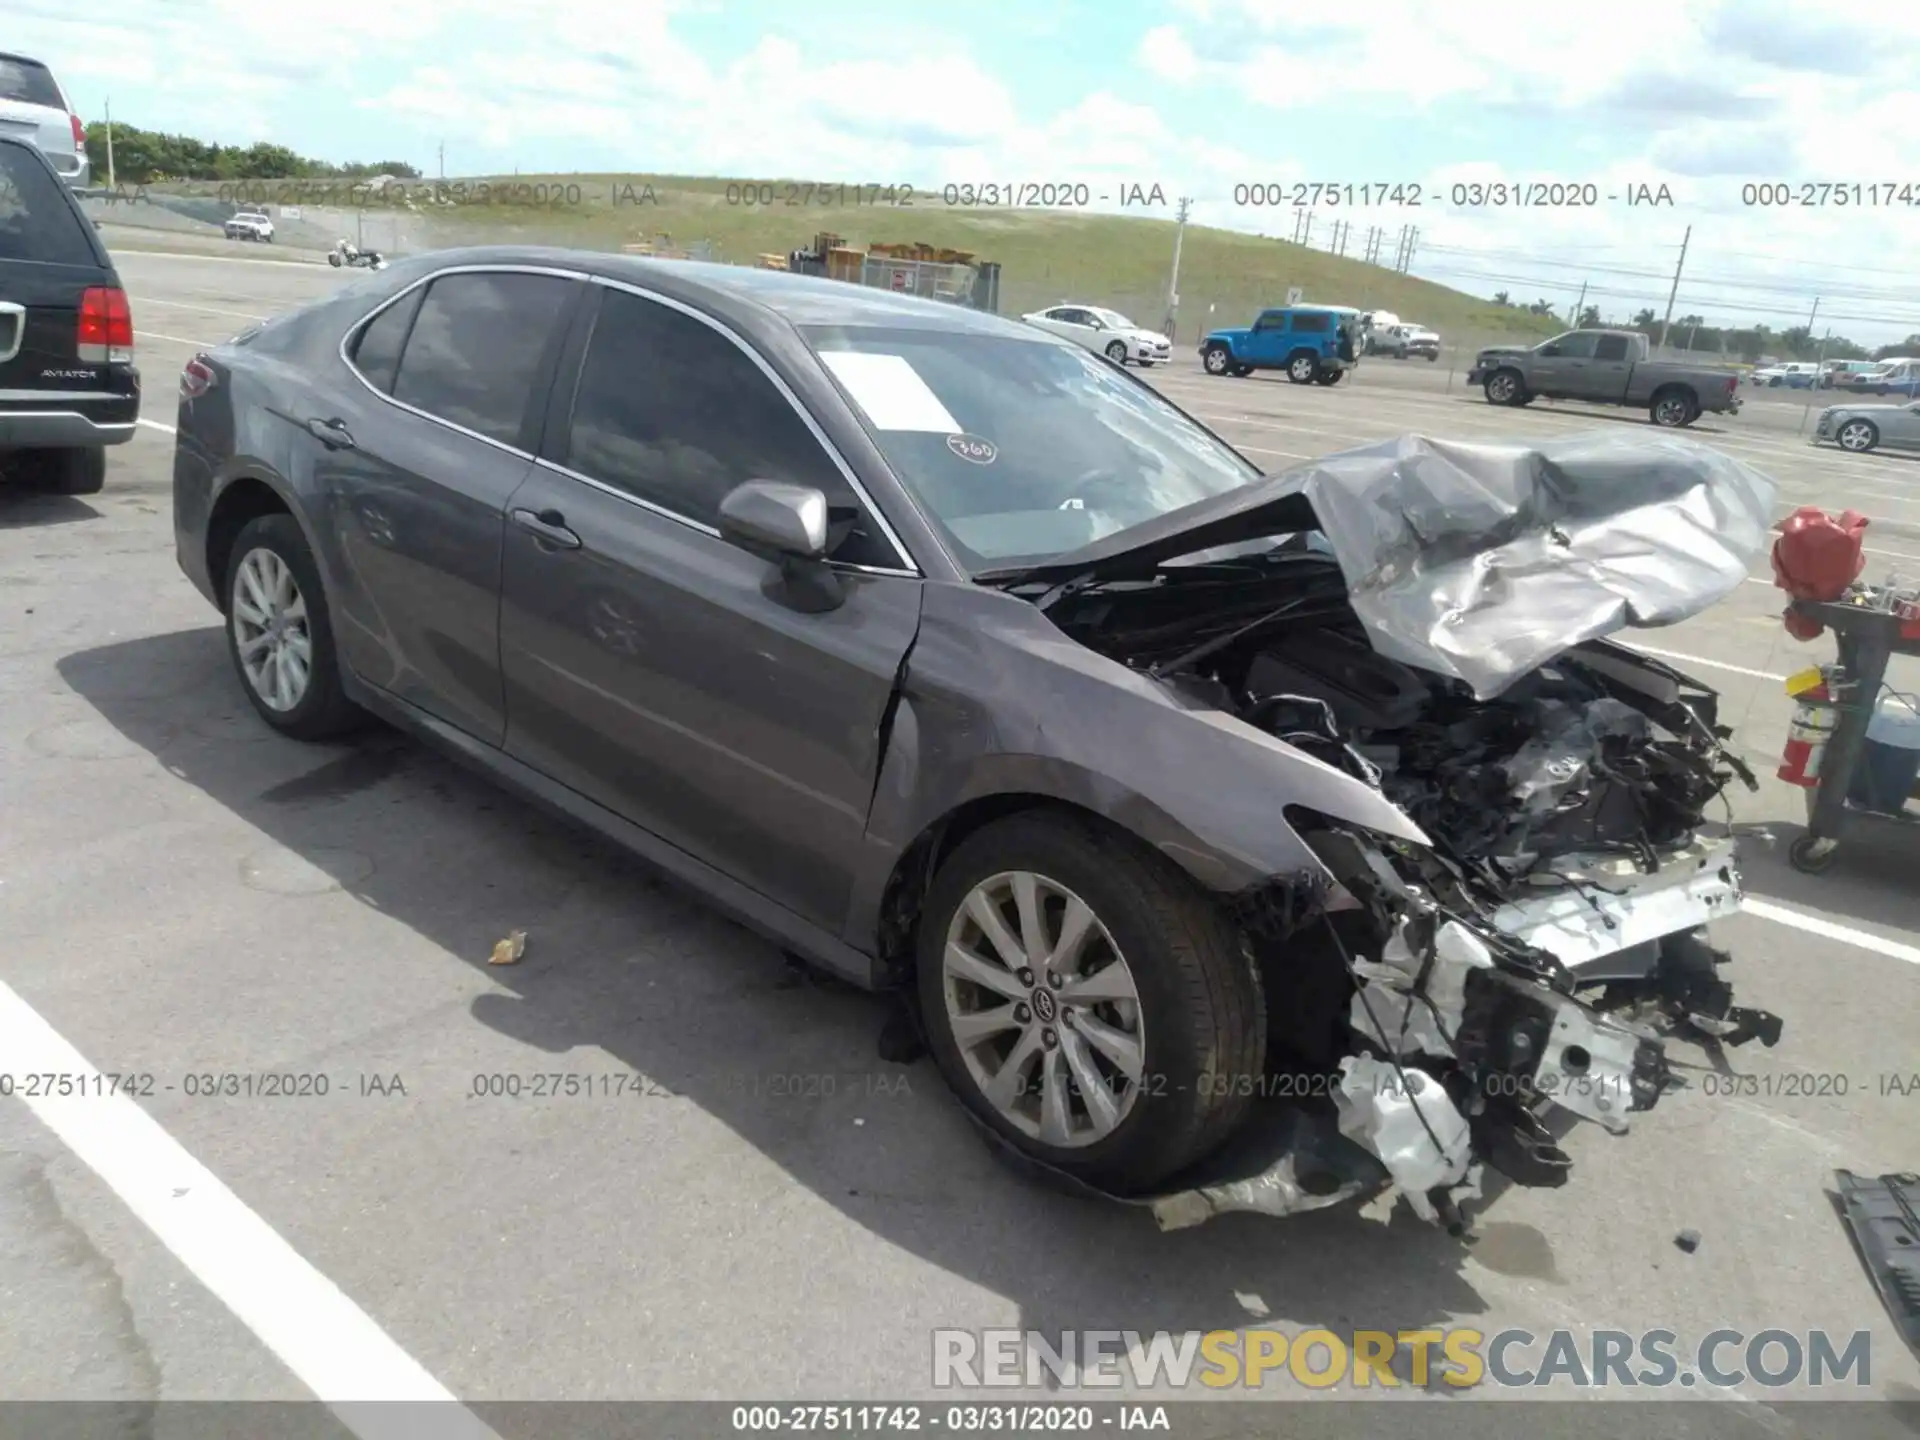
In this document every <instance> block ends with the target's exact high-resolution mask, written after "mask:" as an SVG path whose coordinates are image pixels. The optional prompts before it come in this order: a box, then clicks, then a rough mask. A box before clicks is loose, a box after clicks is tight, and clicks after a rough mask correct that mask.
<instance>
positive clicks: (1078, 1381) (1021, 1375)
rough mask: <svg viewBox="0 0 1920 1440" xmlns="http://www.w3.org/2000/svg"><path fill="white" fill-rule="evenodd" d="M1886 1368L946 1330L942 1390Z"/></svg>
mask: <svg viewBox="0 0 1920 1440" xmlns="http://www.w3.org/2000/svg"><path fill="white" fill-rule="evenodd" d="M1872 1370H1873V1358H1872V1337H1871V1336H1870V1334H1869V1333H1868V1332H1867V1331H1865V1330H1856V1331H1854V1332H1853V1333H1852V1334H1851V1335H1846V1336H1840V1335H1834V1334H1829V1333H1828V1332H1827V1331H1825V1330H1809V1331H1806V1332H1805V1333H1797V1332H1794V1331H1791V1330H1761V1331H1758V1332H1756V1333H1754V1334H1752V1335H1749V1334H1747V1333H1746V1332H1745V1331H1742V1330H1714V1331H1710V1332H1709V1333H1708V1334H1706V1335H1705V1336H1703V1337H1702V1338H1701V1339H1700V1341H1699V1343H1698V1344H1694V1345H1686V1344H1684V1343H1683V1342H1682V1341H1681V1339H1680V1337H1679V1336H1678V1335H1677V1334H1675V1333H1674V1332H1673V1331H1671V1330H1646V1331H1642V1332H1640V1333H1639V1334H1633V1333H1630V1332H1628V1331H1625V1330H1594V1331H1590V1332H1587V1333H1586V1334H1585V1335H1584V1336H1582V1335H1580V1334H1576V1333H1575V1332H1574V1331H1571V1330H1553V1331H1549V1332H1547V1333H1545V1334H1535V1333H1534V1332H1533V1331H1531V1330H1497V1331H1494V1332H1492V1333H1491V1334H1490V1333H1488V1332H1486V1331H1484V1330H1470V1329H1465V1328H1453V1329H1444V1330H1443V1329H1432V1330H1351V1331H1344V1332H1335V1331H1332V1330H1324V1329H1308V1330H1293V1331H1288V1330H1279V1329H1273V1328H1267V1327H1263V1328H1259V1329H1250V1330H1210V1331H1208V1332H1206V1333H1205V1334H1202V1333H1200V1332H1198V1331H1186V1332H1183V1333H1175V1332H1172V1331H1166V1330H1157V1331H1153V1332H1151V1333H1149V1334H1145V1335H1143V1334H1141V1333H1140V1332H1139V1331H1136V1330H1063V1331H1059V1332H1056V1333H1052V1334H1047V1333H1043V1332H1041V1331H1037V1330H978V1331H976V1330H936V1331H934V1332H933V1383H934V1385H935V1386H936V1387H938V1388H941V1389H966V1390H974V1389H994V1388H997V1387H998V1388H1007V1389H1018V1388H1023V1387H1024V1388H1028V1389H1033V1388H1037V1387H1040V1386H1043V1385H1052V1386H1057V1387H1058V1388H1061V1389H1066V1390H1083V1389H1084V1390H1105V1389H1118V1388H1124V1387H1129V1386H1130V1387H1132V1388H1135V1389H1139V1390H1150V1389H1154V1388H1156V1387H1160V1386H1171V1387H1172V1388H1174V1389H1176V1390H1185V1389H1188V1388H1191V1387H1194V1386H1199V1387H1202V1388H1203V1389H1208V1390H1214V1391H1219V1390H1257V1389H1261V1388H1263V1387H1265V1386H1269V1385H1271V1386H1274V1387H1276V1388H1277V1387H1279V1386H1283V1385H1285V1386H1295V1385H1297V1386H1303V1387H1305V1388H1307V1389H1310V1390H1328V1389H1332V1388H1334V1387H1336V1386H1343V1385H1344V1386H1347V1387H1349V1388H1351V1389H1356V1390H1368V1389H1395V1388H1398V1387H1401V1386H1407V1385H1411V1386H1413V1387H1416V1388H1424V1387H1426V1386H1428V1385H1432V1384H1440V1385H1447V1386H1452V1387H1454V1388H1457V1389H1463V1390H1464V1389H1471V1388H1473V1387H1476V1386H1482V1385H1491V1386H1495V1387H1498V1388H1502V1389H1518V1388H1526V1389H1543V1388H1561V1389H1593V1388H1614V1387H1623V1388H1629V1389H1663V1388H1667V1387H1674V1388H1699V1387H1701V1386H1705V1387H1706V1388H1708V1389H1732V1388H1734V1387H1736V1386H1741V1385H1748V1384H1752V1385H1759V1386H1763V1387H1766V1388H1769V1389H1772V1388H1779V1387H1784V1386H1790V1385H1805V1386H1809V1387H1814V1388H1839V1387H1846V1388H1849V1389H1860V1388H1864V1387H1867V1386H1869V1385H1871V1384H1872Z"/></svg>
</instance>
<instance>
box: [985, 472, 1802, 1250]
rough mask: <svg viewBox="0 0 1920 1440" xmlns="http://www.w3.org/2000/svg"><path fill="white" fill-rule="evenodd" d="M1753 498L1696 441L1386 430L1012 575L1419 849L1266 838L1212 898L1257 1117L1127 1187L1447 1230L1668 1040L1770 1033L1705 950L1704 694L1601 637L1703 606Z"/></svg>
mask: <svg viewBox="0 0 1920 1440" xmlns="http://www.w3.org/2000/svg"><path fill="white" fill-rule="evenodd" d="M1771 502H1772V485H1771V482H1769V481H1767V480H1766V478H1765V477H1764V476H1761V475H1759V474H1758V473H1757V472H1754V471H1752V470H1750V469H1749V468H1747V467H1745V466H1744V465H1741V464H1740V463H1739V462H1737V461H1734V460H1732V459H1730V458H1728V457H1726V456H1724V455H1721V454H1719V453H1718V452H1714V451H1711V450H1708V449H1706V448H1705V447H1703V446H1700V445H1698V444H1696V443H1694V442H1691V441H1681V440H1675V439H1669V438H1665V437H1662V438H1660V439H1656V440H1652V441H1648V440H1642V439H1637V438H1635V439H1631V440H1622V439H1620V438H1617V437H1611V436H1608V437H1573V438H1571V439H1568V440H1564V441H1559V442H1554V443H1553V444H1551V445H1549V446H1546V447H1542V448H1541V449H1537V450H1536V449H1528V448H1525V447H1517V446H1516V447H1504V446H1468V445H1451V444H1446V443H1443V442H1436V441H1429V440H1424V439H1421V438H1419V437H1405V438H1403V439H1401V440H1399V441H1393V442H1387V443H1386V444H1383V445H1380V446H1374V447H1369V448H1367V449H1365V450H1359V451H1353V452H1348V453H1346V454H1344V455H1340V456H1333V457H1328V458H1327V459H1324V460H1321V461H1317V462H1314V463H1313V464H1311V465H1308V466H1302V467H1300V468H1299V469H1298V470H1297V471H1294V472H1289V473H1288V474H1287V475H1285V476H1277V477H1271V478H1270V479H1269V481H1268V482H1267V484H1266V487H1265V493H1264V494H1260V493H1256V494H1254V495H1251V496H1247V497H1240V498H1237V499H1234V500H1230V501H1228V502H1224V503H1222V504H1219V505H1215V506H1213V507H1212V511H1213V513H1211V514H1208V515H1204V516H1199V517H1193V516H1189V517H1184V518H1182V519H1179V520H1176V521H1175V522H1173V523H1169V524H1168V525H1166V526H1165V527H1163V530H1164V533H1162V534H1158V535H1151V534H1150V535H1147V536H1144V537H1141V536H1134V537H1132V543H1131V544H1130V545H1120V544H1112V545H1109V546H1107V547H1105V550H1104V552H1102V551H1101V550H1100V548H1099V547H1095V548H1094V550H1092V551H1090V552H1085V553H1083V554H1082V555H1080V556H1078V557H1069V562H1067V563H1064V564H1063V565H1062V566H1061V567H1059V568H1058V570H1056V572H1054V573H1050V574H1032V575H1028V576H1025V577H1021V579H1022V582H1023V583H1027V584H1035V583H1038V584H1043V585H1047V586H1050V588H1049V589H1047V591H1046V593H1044V594H1041V595H1037V596H1035V597H1033V598H1036V600H1037V603H1039V604H1040V605H1041V606H1042V608H1043V609H1045V610H1046V611H1047V613H1048V614H1049V616H1050V618H1052V619H1053V620H1054V622H1055V624H1056V625H1058V626H1059V628H1060V629H1061V630H1062V631H1064V632H1065V633H1066V634H1068V635H1070V636H1072V637H1073V638H1075V639H1077V640H1079V641H1080V642H1081V643H1082V644H1085V645H1087V646H1088V647H1090V648H1092V649H1095V650H1098V651H1100V652H1101V653H1104V654H1106V655H1108V656H1109V657H1111V658H1113V659H1116V660H1119V661H1121V662H1122V663H1124V664H1126V665H1127V666H1128V667H1129V668H1132V669H1134V670H1136V671H1139V672H1142V673H1145V674H1147V675H1149V676H1152V677H1153V678H1154V679H1156V680H1158V681H1159V682H1160V683H1162V684H1163V685H1165V686H1166V687H1168V689H1169V690H1170V691H1171V692H1173V693H1175V694H1177V695H1178V696H1179V697H1180V702H1181V703H1182V704H1183V705H1184V706H1186V707H1188V708H1199V709H1206V710H1209V711H1217V712H1224V713H1225V714H1226V715H1229V716H1231V717H1233V718H1234V719H1235V720H1237V721H1239V722H1240V723H1242V724H1245V725H1249V726H1252V727H1255V728H1257V729H1259V730H1262V731H1264V732H1266V733H1267V734H1268V735H1270V736H1272V737H1274V738H1276V739H1278V740H1280V741H1282V742H1284V743H1285V744H1287V745H1288V746H1290V747H1292V748H1293V749H1294V750H1296V751H1298V752H1301V753H1303V754H1305V755H1308V756H1311V757H1312V758H1314V759H1315V760H1317V761H1319V762H1321V764H1323V765H1325V766H1328V767H1330V768H1332V769H1334V770H1337V771H1339V772H1341V773H1343V774H1344V775H1346V776H1347V777H1349V778H1350V779H1352V780H1354V781H1356V782H1358V783H1359V784H1361V785H1364V786H1365V787H1366V788H1367V789H1368V790H1371V791H1374V792H1377V793H1378V794H1379V795H1380V796H1383V797H1384V798H1385V799H1387V800H1388V801H1390V802H1391V803H1392V805H1393V806H1394V807H1396V808H1397V809H1398V810H1399V811H1400V812H1401V813H1402V814H1404V815H1405V816H1406V817H1407V818H1408V819H1409V820H1410V821H1411V822H1412V828H1414V829H1417V832H1418V833H1419V834H1420V835H1421V836H1422V837H1423V838H1424V842H1425V843H1416V842H1415V841H1413V840H1411V839H1408V838H1405V837H1404V836H1391V835H1385V834H1382V833H1379V832H1378V831H1376V830H1374V829H1370V828H1368V827H1366V826H1363V825H1359V824H1356V823H1353V822H1352V820H1350V819H1348V818H1344V817H1342V816H1340V815H1334V814H1327V813H1322V812H1316V811H1313V810H1311V809H1306V808H1302V807H1299V806H1295V807H1292V808H1290V809H1289V810H1288V813H1286V814H1285V815H1284V816H1281V817H1276V819H1277V820H1284V822H1285V824H1286V825H1288V826H1289V827H1290V828H1291V829H1293V830H1294V831H1295V832H1296V833H1297V834H1298V835H1299V837H1300V838H1301V840H1303V841H1304V842H1305V844H1306V846H1307V847H1308V849H1309V850H1310V852H1311V854H1312V855H1313V857H1314V858H1315V859H1316V860H1317V861H1318V862H1319V868H1317V869H1313V870H1302V871H1300V872H1299V873H1295V874H1289V875H1277V876H1272V877H1270V878H1269V879H1268V880H1267V881H1265V882H1264V883H1262V884H1261V885H1259V886H1256V887H1255V888H1253V889H1251V890H1249V891H1247V892H1245V893H1243V894H1241V895H1238V896H1236V897H1234V899H1233V902H1232V903H1233V905H1234V907H1235V909H1236V912H1237V918H1238V920H1239V922H1240V925H1241V929H1242V932H1243V934H1244V935H1245V937H1246V942H1247V946H1248V950H1249V955H1250V958H1251V959H1252V961H1253V962H1254V963H1255V964H1257V965H1258V967H1259V970H1260V972H1261V976H1262V979H1263V983H1264V986H1265V990H1266V994H1267V1000H1268V1013H1269V1017H1270V1020H1269V1036H1268V1046H1267V1059H1266V1074H1265V1075H1264V1076H1263V1077H1262V1078H1261V1080H1260V1082H1259V1083H1260V1085H1261V1087H1262V1088H1261V1090H1260V1092H1259V1094H1260V1098H1261V1099H1262V1100H1263V1101H1271V1102H1280V1103H1277V1104H1276V1103H1263V1104H1261V1105H1259V1106H1257V1107H1255V1109H1254V1111H1253V1113H1252V1115H1251V1116H1250V1117H1249V1119H1248V1120H1247V1121H1246V1122H1245V1124H1244V1125H1243V1131H1244V1133H1243V1134H1241V1135H1239V1136H1236V1138H1235V1140H1234V1142H1232V1143H1231V1144H1229V1145H1228V1146H1227V1147H1225V1149H1224V1150H1223V1151H1222V1152H1221V1153H1220V1154H1218V1155H1216V1156H1213V1157H1210V1158H1209V1159H1208V1160H1207V1161H1206V1162H1204V1164H1203V1166H1202V1171H1201V1173H1197V1174H1194V1175H1189V1176H1183V1177H1180V1178H1179V1180H1178V1182H1177V1183H1176V1184H1174V1185H1172V1186H1170V1187H1166V1188H1164V1189H1163V1191H1162V1192H1161V1193H1159V1194H1156V1195H1153V1196H1144V1197H1125V1198H1127V1199H1129V1200H1130V1201H1131V1202H1132V1203H1136V1204H1143V1205H1145V1206H1147V1207H1148V1208H1150V1209H1151V1210H1152V1211H1153V1213H1154V1214H1155V1216H1156V1218H1157V1219H1158V1220H1159V1222H1160V1223H1161V1224H1162V1225H1163V1226H1165V1227H1168V1228H1172V1227H1176V1226H1182V1225H1188V1224H1193V1223H1197V1222H1199V1221H1200V1220H1203V1219H1205V1218H1207V1217H1208V1216H1209V1215H1212V1214H1215V1213H1219V1212H1221V1211H1227V1210H1253V1211H1261V1212H1265V1213H1270V1214H1290V1213H1296V1212H1298V1211H1301V1210H1306V1209H1313V1208H1320V1207H1322V1206H1325V1205H1329V1204H1334V1203H1338V1202H1340V1201H1342V1200H1346V1199H1349V1198H1353V1197H1358V1196H1364V1195H1368V1194H1394V1193H1397V1194H1399V1195H1401V1196H1404V1197H1405V1199H1406V1201H1407V1203H1408V1204H1409V1205H1410V1206H1411V1207H1412V1208H1413V1209H1414V1210H1415V1211H1416V1212H1417V1213H1418V1214H1419V1215H1421V1216H1422V1217H1424V1218H1426V1219H1428V1220H1431V1221H1436V1222H1438V1223H1442V1224H1445V1225H1447V1226H1448V1227H1450V1228H1456V1229H1457V1228H1460V1227H1462V1226H1463V1225H1464V1223H1465V1222H1464V1217H1463V1212H1462V1205H1463V1203H1464V1202H1466V1201H1468V1200H1470V1199H1472V1198H1473V1197H1476V1196H1477V1195H1479V1193H1480V1190H1481V1186H1482V1182H1483V1179H1484V1174H1485V1171H1487V1170H1492V1171H1494V1172H1497V1173H1498V1174H1500V1175H1502V1176H1504V1177H1506V1179H1507V1180H1508V1181H1510V1182H1512V1183H1514V1184H1518V1185H1523V1186H1556V1185H1561V1184H1564V1183H1565V1182H1566V1180H1567V1178H1568V1175H1569V1172H1570V1170H1571V1166H1572V1161H1571V1158H1570V1157H1569V1155H1568V1154H1567V1152H1566V1151H1565V1150H1563V1149H1562V1148H1561V1145H1560V1143H1559V1137H1560V1135H1561V1133H1562V1130H1561V1129H1557V1128H1556V1124H1557V1123H1559V1122H1560V1121H1563V1120H1571V1119H1582V1120H1590V1121H1593V1122H1595V1123H1597V1124H1599V1125H1601V1126H1602V1127H1604V1128H1605V1129H1607V1130H1608V1131H1611V1132H1613V1133H1615V1134H1619V1133H1623V1132H1624V1131H1625V1130H1626V1129H1627V1127H1628V1123H1629V1116H1631V1115H1633V1114H1635V1113H1638V1112H1642V1111H1645V1110H1648V1109H1650V1108H1651V1107H1652V1106H1653V1105H1655V1104H1656V1103H1657V1102H1658V1101H1659V1099H1660V1098H1661V1096H1662V1095H1664V1094H1665V1093H1666V1092H1667V1091H1668V1090H1670V1089H1673V1088H1675V1087H1676V1085H1677V1084H1678V1083H1679V1082H1678V1081H1677V1080H1676V1077H1675V1073H1674V1069H1673V1067H1672V1065H1671V1064H1670V1062H1669V1059H1668V1054H1667V1045H1668V1043H1669V1042H1670V1041H1673V1040H1676V1039H1680V1040H1687V1041H1692V1042H1696V1043H1699V1044H1702V1045H1704V1046H1706V1047H1708V1048H1709V1049H1711V1048H1713V1047H1716V1046H1723V1045H1738V1044H1743V1043H1746V1042H1747V1041H1750V1040H1753V1039H1756V1038H1757V1039H1759V1040H1760V1041H1761V1042H1762V1043H1763V1044H1766V1045H1769V1046H1771V1045H1773V1044H1774V1043H1775V1042H1777V1040H1778V1039H1779V1036H1780V1030H1781V1022H1780V1021H1779V1019H1778V1018H1777V1017H1775V1016H1772V1015H1770V1014H1767V1013H1766V1012H1764V1011H1759V1010H1750V1009H1744V1008H1742V1007H1739V1006H1737V1005H1735V1004H1734V1003H1733V994H1732V990H1731V987H1730V986H1729V985H1728V984H1727V982H1726V981H1725V980H1724V979H1723V978H1722V976H1721V970H1722V968H1723V967H1724V965H1725V963H1726V962H1727V959H1728V957H1727V955H1726V954H1725V953H1724V952H1722V951H1720V950H1717V949H1716V948H1715V947H1714V946H1713V944H1712V942H1711V940H1710V938H1709V932H1708V927H1709V926H1710V925H1711V923H1712V922H1713V921H1715V920H1717V919H1720V918H1722V917H1724V916H1726V915H1729V914H1732V913H1734V912H1735V911H1737V910H1738V909H1739V907H1740V904H1741V896H1742V891H1741V881H1740V875H1739V871H1738V868H1737V857H1736V854H1735V849H1734V843H1733V841H1732V840H1731V838H1728V837H1727V836H1726V835H1725V834H1724V833H1721V834H1716V833H1714V832H1713V829H1712V826H1711V823H1710V820H1709V813H1708V812H1709V810H1710V808H1712V807H1713V806H1715V805H1716V804H1717V803H1719V802H1721V801H1722V799H1723V796H1724V792H1726V790H1727V789H1728V787H1729V786H1730V785H1731V784H1733V783H1734V782H1735V781H1736V780H1737V781H1740V782H1742V783H1744V784H1745V785H1747V786H1748V787H1749V788H1753V787H1754V786H1755V781H1754V777H1753V775H1752V774H1751V772H1750V771H1749V770H1748V769H1747V767H1746V766H1745V765H1744V764H1743V763H1742V762H1741V761H1740V759H1739V758H1738V757H1737V756H1736V755H1735V754H1734V753H1733V752H1732V750H1731V749H1730V748H1729V745H1728V740H1729V738H1730V732H1729V731H1728V730H1727V729H1726V727H1724V726H1722V725H1721V724H1720V723H1719V719H1718V714H1717V697H1716V696H1715V695H1714V693H1713V692H1712V691H1711V690H1710V689H1708V688H1707V687H1705V686H1703V685H1700V684H1699V683H1698V682H1696V681H1694V680H1692V679H1690V678H1689V677H1687V676H1685V675H1683V674H1681V673H1679V672H1677V671H1675V670H1673V669H1672V668H1670V667H1668V666H1666V665H1664V664H1662V663H1661V662H1659V661H1656V660H1653V659H1650V658H1649V657H1646V656H1644V655H1641V654H1638V653H1636V652H1634V651H1632V650H1629V649H1626V648H1624V647H1622V646H1619V645H1616V644H1613V643H1610V642H1608V641H1607V640H1606V638H1605V637H1606V636H1607V635H1609V634H1610V633H1613V632H1615V631H1617V630H1619V629H1622V628H1624V627H1627V626H1632V625H1648V624H1665V623H1671V622H1673V621H1674V620H1677V619H1681V618H1685V617H1686V616H1687V615H1690V614H1693V613H1697V612H1698V611H1699V610H1702V609H1704V608H1706V607H1707V606H1708V605H1710V604H1712V603H1713V602H1714V601H1716V600H1717V599H1719V598H1721V597H1722V596H1724V595H1725V594H1727V593H1729V592H1730V591H1731V590H1732V589H1733V588H1734V587H1735V586H1737V585H1738V584H1739V583H1740V580H1741V578H1743V577H1744V576H1745V574H1746V571H1747V565H1748V564H1749V563H1750V561H1751V559H1752V558H1753V556H1754V555H1756V554H1758V553H1759V552H1760V551H1761V549H1762V548H1763V546H1764V544H1765V541H1766V536H1767V533H1768V532H1767V526H1768V521H1769V517H1770V511H1771ZM1183 526H1184V528H1185V534H1184V535H1183V534H1182V533H1181V531H1182V527H1183ZM1201 545H1204V546H1205V547H1208V548H1207V549H1206V550H1205V552H1204V553H1200V552H1199V550H1198V547H1199V546H1201ZM1076 565H1077V566H1078V567H1079V568H1077V569H1075V568H1074V567H1075V566H1076Z"/></svg>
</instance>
